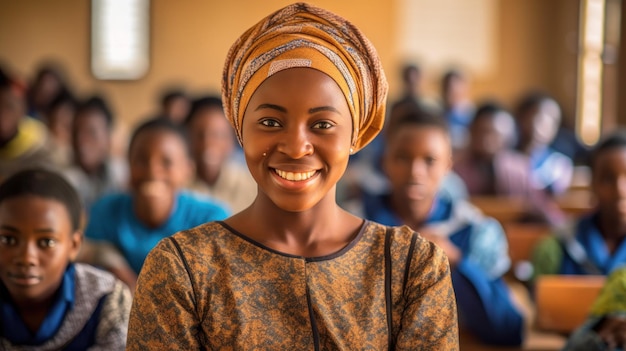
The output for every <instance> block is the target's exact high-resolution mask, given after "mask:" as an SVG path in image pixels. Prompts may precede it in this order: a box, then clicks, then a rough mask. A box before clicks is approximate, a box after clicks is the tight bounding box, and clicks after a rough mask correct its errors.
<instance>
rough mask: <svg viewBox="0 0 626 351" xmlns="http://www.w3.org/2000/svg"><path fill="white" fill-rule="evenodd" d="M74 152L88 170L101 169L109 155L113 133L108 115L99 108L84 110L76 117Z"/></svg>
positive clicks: (79, 161) (78, 160) (82, 165)
mask: <svg viewBox="0 0 626 351" xmlns="http://www.w3.org/2000/svg"><path fill="white" fill-rule="evenodd" d="M73 137H74V140H73V143H74V152H75V155H76V156H75V157H76V160H77V162H78V164H80V165H81V167H83V168H84V169H86V170H87V171H90V172H92V171H95V170H97V169H99V168H100V167H101V166H102V165H103V164H104V162H106V160H107V158H108V157H109V153H110V147H111V135H110V133H109V127H108V126H107V121H106V117H105V116H104V114H103V113H102V112H101V111H98V110H97V109H89V110H86V111H82V112H81V113H79V114H78V115H76V118H75V119H74V130H73Z"/></svg>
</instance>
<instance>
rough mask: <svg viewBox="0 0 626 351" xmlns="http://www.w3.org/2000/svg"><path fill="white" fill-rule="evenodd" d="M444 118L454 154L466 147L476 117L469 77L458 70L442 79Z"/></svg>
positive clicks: (446, 73)
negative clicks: (471, 98) (470, 128)
mask: <svg viewBox="0 0 626 351" xmlns="http://www.w3.org/2000/svg"><path fill="white" fill-rule="evenodd" d="M441 104H442V108H443V117H444V118H445V120H446V121H447V122H448V130H449V131H450V135H451V138H450V141H451V143H452V148H453V151H454V153H456V152H457V151H458V150H462V149H464V148H465V147H466V145H467V141H468V134H469V133H468V127H469V125H470V123H471V122H472V118H473V117H474V104H473V103H472V101H471V100H470V94H469V81H468V77H467V76H466V75H465V74H464V73H463V72H461V71H459V70H457V69H450V70H448V71H446V72H445V73H444V74H443V76H442V78H441Z"/></svg>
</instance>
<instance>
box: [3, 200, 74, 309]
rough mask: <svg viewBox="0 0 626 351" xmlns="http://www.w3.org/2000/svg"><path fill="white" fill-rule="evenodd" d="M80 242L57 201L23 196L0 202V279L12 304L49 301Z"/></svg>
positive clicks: (64, 208)
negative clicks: (10, 297) (14, 302)
mask: <svg viewBox="0 0 626 351" xmlns="http://www.w3.org/2000/svg"><path fill="white" fill-rule="evenodd" d="M80 243H81V234H80V233H79V232H77V231H76V232H75V231H73V230H72V224H71V219H70V214H69V213H68V211H67V208H66V207H65V206H64V205H63V204H62V203H61V202H59V201H57V200H53V199H46V198H42V197H39V196H34V195H26V196H20V197H15V198H9V199H6V200H4V201H3V202H2V203H0V278H1V279H2V283H3V284H4V285H5V287H6V288H7V290H8V291H9V293H10V294H11V296H12V297H13V300H14V301H16V302H24V301H26V302H28V301H45V300H46V299H49V298H51V297H52V295H53V294H54V293H55V291H56V290H57V288H58V287H59V285H60V283H61V279H62V276H63V273H64V272H65V269H66V268H67V265H68V263H69V262H70V261H73V260H74V259H75V258H76V255H77V254H78V250H79V248H80Z"/></svg>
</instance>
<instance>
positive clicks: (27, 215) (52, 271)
mask: <svg viewBox="0 0 626 351" xmlns="http://www.w3.org/2000/svg"><path fill="white" fill-rule="evenodd" d="M81 214H82V208H81V204H80V199H79V198H78V195H77V194H76V191H75V190H74V189H73V188H72V187H71V186H70V184H69V183H67V181H65V180H64V179H63V178H62V177H61V176H60V175H58V174H56V173H53V172H51V171H47V170H38V169H31V170H25V171H21V172H18V173H16V174H15V175H13V176H12V177H10V178H8V179H7V180H6V181H5V182H4V183H2V185H0V350H14V349H15V350H17V349H19V350H61V349H62V350H95V349H98V350H124V347H125V344H126V332H127V325H128V317H129V312H130V306H131V294H130V291H129V290H128V288H127V287H126V286H125V285H124V284H123V283H122V282H121V281H119V280H117V279H115V277H114V276H113V275H111V274H109V273H108V272H105V271H102V270H99V269H96V268H94V267H91V266H88V265H84V264H80V263H74V262H73V261H74V259H75V258H76V255H77V254H78V251H79V249H80V246H81V241H82V233H81V231H80V222H81Z"/></svg>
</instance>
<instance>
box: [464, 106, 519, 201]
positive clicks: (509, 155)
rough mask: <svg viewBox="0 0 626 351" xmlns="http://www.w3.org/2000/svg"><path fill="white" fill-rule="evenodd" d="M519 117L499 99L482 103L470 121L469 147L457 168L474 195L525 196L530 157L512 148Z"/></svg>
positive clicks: (470, 192) (469, 190) (468, 189)
mask: <svg viewBox="0 0 626 351" xmlns="http://www.w3.org/2000/svg"><path fill="white" fill-rule="evenodd" d="M514 138H515V121H514V120H513V116H511V115H510V114H509V113H508V112H507V111H506V110H505V109H504V108H503V107H502V106H500V105H499V104H498V103H496V102H485V103H482V104H481V105H479V106H478V108H477V109H476V114H475V115H474V117H473V119H472V121H471V123H470V125H469V144H468V146H467V149H466V150H465V151H464V152H463V153H462V154H461V155H459V158H458V159H456V160H455V162H454V166H453V169H454V170H455V171H456V173H457V174H458V175H459V176H460V177H461V178H462V179H463V181H464V182H465V184H466V186H467V191H468V192H469V194H470V195H504V196H525V195H526V194H527V193H528V190H527V189H528V167H527V164H528V161H527V158H526V157H525V156H524V155H522V154H520V153H518V152H516V151H514V150H511V148H512V147H513V143H514Z"/></svg>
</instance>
